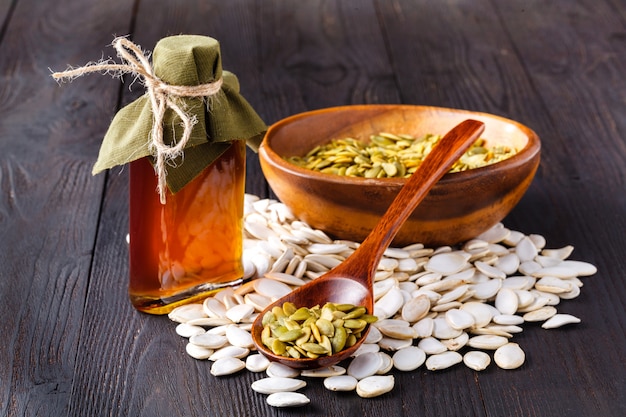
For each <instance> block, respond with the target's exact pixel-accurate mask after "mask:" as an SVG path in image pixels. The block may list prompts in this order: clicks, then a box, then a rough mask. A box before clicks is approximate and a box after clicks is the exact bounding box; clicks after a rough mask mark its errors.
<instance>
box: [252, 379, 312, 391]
mask: <svg viewBox="0 0 626 417" xmlns="http://www.w3.org/2000/svg"><path fill="white" fill-rule="evenodd" d="M305 386H306V382H305V381H303V380H301V379H295V378H280V377H276V378H271V377H267V378H262V379H259V380H256V381H254V382H253V383H252V389H253V390H254V391H256V392H258V393H260V394H274V393H276V392H293V391H297V390H299V389H301V388H304V387H305Z"/></svg>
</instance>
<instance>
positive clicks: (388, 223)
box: [344, 119, 485, 284]
mask: <svg viewBox="0 0 626 417" xmlns="http://www.w3.org/2000/svg"><path fill="white" fill-rule="evenodd" d="M484 129H485V125H484V123H482V122H479V121H476V120H471V119H469V120H465V121H463V122H461V123H459V124H458V125H457V126H455V127H454V128H453V129H452V130H450V131H449V132H448V133H447V134H446V135H445V136H444V137H443V138H441V140H440V141H439V143H438V144H437V145H436V146H435V147H434V148H433V149H432V151H431V152H430V153H429V154H428V155H427V156H426V158H425V159H424V161H423V162H422V163H421V165H419V167H418V169H417V170H416V171H415V172H414V173H413V174H412V175H411V177H409V179H408V180H407V182H406V184H405V185H404V186H403V187H402V188H401V189H400V192H399V193H398V195H397V196H396V198H395V199H394V200H393V202H392V204H391V205H390V206H389V209H388V210H387V212H386V213H385V214H384V215H383V217H382V218H381V219H380V221H379V222H378V223H377V225H376V226H375V227H374V229H373V230H372V232H371V233H370V234H369V235H368V237H367V238H366V239H365V240H364V241H363V243H362V244H361V245H360V246H359V248H358V249H357V251H358V252H362V253H363V254H365V253H368V254H370V256H368V257H367V260H366V261H365V262H358V263H357V262H355V263H354V264H356V265H349V264H350V263H349V262H344V264H345V265H346V267H347V268H348V269H350V270H351V273H352V274H354V276H361V277H365V276H367V277H368V279H369V280H370V281H371V280H372V277H373V276H374V273H375V272H376V267H377V265H378V262H379V261H380V259H381V257H382V255H383V253H384V252H385V250H386V249H387V248H388V247H389V245H390V244H391V242H392V241H393V238H394V237H395V236H396V233H397V232H398V231H399V230H400V227H401V226H402V225H403V224H404V222H405V221H406V220H407V219H408V218H409V216H410V215H411V213H413V211H414V210H415V208H416V207H417V205H418V204H419V203H420V202H421V201H422V200H423V199H424V197H426V195H427V194H428V192H429V191H430V189H431V188H432V187H433V186H434V185H435V184H436V183H437V181H439V179H441V177H443V176H444V174H446V173H447V172H448V171H449V170H450V167H451V166H452V165H453V164H454V163H455V162H456V161H458V160H459V158H460V157H461V155H463V153H464V152H465V151H466V150H467V149H468V148H469V147H470V146H471V145H472V144H473V143H474V142H475V141H476V140H477V139H478V136H479V135H480V134H481V133H482V132H483V130H484ZM468 198H471V197H470V196H468ZM353 257H354V258H361V257H357V256H356V252H355V253H354V254H353ZM363 258H365V257H363ZM353 268H354V269H353ZM344 272H345V271H344ZM369 284H371V282H369Z"/></svg>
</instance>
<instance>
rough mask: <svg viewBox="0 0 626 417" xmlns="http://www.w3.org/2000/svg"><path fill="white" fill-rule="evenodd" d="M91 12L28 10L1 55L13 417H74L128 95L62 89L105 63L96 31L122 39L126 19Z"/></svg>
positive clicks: (5, 408)
mask: <svg viewBox="0 0 626 417" xmlns="http://www.w3.org/2000/svg"><path fill="white" fill-rule="evenodd" d="M79 3H80V4H79ZM91 3H93V4H96V3H97V2H91ZM4 5H6V2H3V8H2V10H3V11H4V10H6V9H5V8H4ZM84 6H85V4H84V2H71V1H59V2H54V3H46V4H43V3H41V2H38V1H28V0H23V1H19V2H16V6H15V9H14V11H13V12H12V14H11V15H10V17H11V19H10V21H8V23H7V25H6V31H5V33H4V37H3V38H2V41H1V43H0V56H1V57H2V59H0V79H1V80H2V82H0V97H2V99H1V100H0V113H1V114H2V118H0V138H1V140H0V155H2V156H1V157H0V188H1V190H2V192H1V193H0V223H1V226H0V230H1V231H2V232H1V233H2V240H3V242H5V244H4V246H3V250H2V251H0V252H1V254H0V263H1V264H2V265H3V268H2V271H1V272H0V314H2V316H3V317H5V320H3V321H2V324H0V331H1V332H2V334H3V335H4V336H5V340H4V343H2V344H1V346H0V357H1V358H2V363H3V366H2V367H0V380H1V381H2V384H0V386H1V387H2V388H1V389H0V414H2V415H8V416H23V415H62V414H63V413H65V412H67V407H68V403H69V396H70V390H71V384H72V380H73V372H74V365H75V359H76V355H77V354H78V345H79V334H80V328H81V324H82V313H83V307H84V301H85V294H86V291H87V285H88V283H89V269H90V265H91V253H92V250H93V245H94V241H95V234H96V226H97V221H98V211H99V205H100V199H101V195H102V191H103V186H104V177H102V176H99V177H92V176H91V165H92V163H93V162H94V161H95V157H96V155H97V151H98V144H99V141H100V138H101V136H102V135H103V133H104V130H105V129H106V123H107V121H108V118H109V117H110V116H111V114H112V109H113V108H114V106H115V103H116V101H117V91H116V90H115V89H111V88H110V85H109V86H107V81H108V80H106V81H105V80H103V79H101V78H100V77H95V78H91V79H85V80H80V83H81V85H80V86H77V87H76V88H73V86H69V85H66V86H63V87H59V86H58V85H57V83H56V82H55V81H53V80H52V78H51V77H50V70H49V68H55V69H57V70H62V69H65V68H66V66H67V64H68V63H73V64H82V63H85V62H87V61H89V60H91V59H93V58H94V57H95V58H98V57H99V52H98V51H99V50H100V45H101V44H102V43H103V41H104V38H103V36H102V35H103V34H102V30H101V28H98V27H95V26H93V25H91V22H94V21H95V22H97V21H109V22H110V26H109V30H119V25H118V24H117V23H114V22H116V21H119V20H120V19H119V17H120V16H119V14H118V13H119V12H120V11H121V10H123V4H120V2H115V1H112V2H108V7H106V8H105V7H97V8H94V7H91V8H83V7H84ZM78 15H82V16H83V17H84V20H81V19H77V18H76V17H77V16H78ZM82 22H89V23H88V24H85V25H82V24H81V23H82ZM107 36H108V33H107ZM106 41H108V39H107V40H106ZM106 41H105V42H106ZM96 48H97V49H96ZM94 54H95V55H94ZM77 83H78V81H77Z"/></svg>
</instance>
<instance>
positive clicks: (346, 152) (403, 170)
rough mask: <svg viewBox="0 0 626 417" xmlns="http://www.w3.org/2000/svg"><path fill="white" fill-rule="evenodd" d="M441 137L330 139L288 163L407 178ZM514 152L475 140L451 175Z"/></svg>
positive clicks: (334, 171)
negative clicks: (366, 140)
mask: <svg viewBox="0 0 626 417" xmlns="http://www.w3.org/2000/svg"><path fill="white" fill-rule="evenodd" d="M441 137H442V136H440V135H433V134H426V135H424V136H422V137H419V138H416V137H414V136H411V135H405V134H399V135H396V134H393V133H388V132H381V133H378V134H376V135H371V136H370V141H369V142H368V143H366V142H362V141H359V140H356V139H353V138H343V139H333V140H331V141H330V142H329V143H327V144H324V145H319V146H316V147H315V148H313V149H312V150H310V151H309V152H308V153H307V154H306V155H304V156H291V157H287V158H285V159H286V160H287V161H289V162H291V163H293V164H295V165H298V166H301V167H304V168H307V169H311V170H314V171H320V172H323V173H326V174H334V175H342V176H350V177H364V178H406V177H409V176H410V175H411V174H412V173H413V172H415V170H416V169H417V167H418V166H419V165H420V164H421V163H422V161H423V160H424V158H425V157H426V156H427V155H428V154H429V153H430V151H431V150H432V148H433V147H434V146H435V145H436V144H437V143H438V142H439V140H440V139H441ZM516 152H517V150H516V149H514V148H512V147H510V146H503V145H497V146H487V144H486V141H485V140H484V139H478V140H477V141H476V142H475V143H474V144H473V145H472V146H471V147H470V149H469V150H467V151H466V152H465V154H463V156H461V158H460V159H459V160H458V161H457V162H456V163H455V164H454V165H453V166H452V168H451V169H450V172H460V171H466V170H469V169H474V168H480V167H483V166H487V165H491V164H494V163H496V162H500V161H503V160H505V159H507V158H509V157H511V156H513V155H515V153H516Z"/></svg>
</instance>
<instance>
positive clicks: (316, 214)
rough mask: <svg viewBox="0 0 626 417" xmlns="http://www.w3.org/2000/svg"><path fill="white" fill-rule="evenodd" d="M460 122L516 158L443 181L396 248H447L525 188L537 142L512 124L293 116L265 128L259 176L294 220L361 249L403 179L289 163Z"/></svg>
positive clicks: (433, 110) (366, 112)
mask: <svg viewBox="0 0 626 417" xmlns="http://www.w3.org/2000/svg"><path fill="white" fill-rule="evenodd" d="M465 119H475V120H480V121H482V122H484V123H485V132H484V133H483V135H482V136H481V137H482V138H483V139H485V141H486V143H487V146H491V145H494V144H502V145H509V146H514V147H515V148H517V149H518V152H517V154H515V155H514V156H512V157H510V158H508V159H506V160H504V161H501V162H498V163H495V164H493V165H489V166H486V167H481V168H476V169H472V170H468V171H463V172H458V173H449V174H446V175H445V176H444V177H443V178H442V179H441V180H440V181H439V182H438V183H437V184H436V185H435V187H434V188H433V189H432V190H431V192H430V193H429V194H428V196H426V198H425V199H424V201H423V202H422V203H421V204H420V206H419V207H418V208H417V209H416V210H415V211H414V212H413V215H412V216H411V217H410V218H409V220H408V221H407V222H406V223H405V225H404V226H403V227H402V229H401V230H400V232H399V233H398V234H397V235H396V238H395V240H394V242H393V243H394V245H395V246H401V245H406V244H409V243H416V242H421V243H424V244H425V245H430V246H433V245H453V244H456V243H460V242H463V241H466V240H468V239H471V238H473V237H476V236H477V235H479V234H480V233H482V232H484V231H485V230H487V229H489V228H490V227H492V226H493V225H495V224H496V223H498V222H500V221H501V220H502V219H504V217H505V216H506V215H507V214H508V213H509V212H510V211H511V210H512V209H513V207H514V206H515V205H516V204H517V203H518V202H519V200H520V199H521V198H522V196H523V194H524V193H525V191H526V189H527V188H528V186H529V185H530V183H531V181H532V179H533V177H534V175H535V172H536V170H537V167H538V165H539V157H540V147H541V145H540V141H539V137H538V136H537V135H536V134H535V132H533V131H532V130H531V129H529V128H528V127H526V126H524V125H522V124H520V123H517V122H515V121H513V120H509V119H505V118H502V117H498V116H494V115H491V114H487V113H479V112H472V111H466V110H457V109H447V108H438V107H427V106H412V105H354V106H342V107H333V108H327V109H322V110H316V111H311V112H306V113H301V114H297V115H294V116H291V117H288V118H286V119H283V120H280V121H279V122H277V123H275V124H274V125H272V126H270V128H269V129H268V131H267V134H266V135H265V138H264V140H263V143H262V144H261V147H260V149H259V157H260V163H261V168H262V170H263V173H264V175H265V177H266V179H267V181H268V183H269V185H270V187H271V188H272V190H273V191H274V193H275V194H276V196H277V197H278V198H279V199H280V200H281V201H282V202H283V203H285V204H286V205H287V206H288V207H289V208H290V209H291V210H292V211H293V213H294V214H295V215H296V216H297V217H298V218H300V219H301V220H303V221H305V222H306V223H308V224H309V225H310V226H312V227H314V228H318V229H321V230H323V231H325V232H326V233H327V234H329V235H330V236H331V237H333V238H335V239H348V240H353V241H357V242H360V241H362V240H363V239H364V238H365V237H366V236H367V235H368V234H369V233H370V231H371V230H372V228H373V227H374V225H375V224H376V223H377V222H378V220H379V218H380V217H381V216H382V214H383V213H384V212H385V211H386V210H387V207H388V206H389V205H390V204H391V202H392V201H393V199H394V198H395V196H396V194H397V193H398V191H399V189H400V187H402V185H403V184H404V182H405V180H404V179H394V178H382V179H366V178H355V177H344V176H338V175H331V174H323V173H320V172H316V171H312V170H309V169H306V168H301V167H298V166H296V165H294V164H292V163H289V162H287V161H286V160H285V159H284V157H288V156H294V155H300V156H301V155H305V154H306V153H307V152H308V151H310V150H311V149H313V148H314V147H315V146H317V145H320V144H324V143H326V142H328V141H329V140H331V139H333V138H345V137H352V138H355V139H360V140H368V138H369V136H370V135H371V134H374V133H379V132H383V131H384V132H392V133H396V134H400V133H405V134H411V135H414V136H416V137H419V136H423V135H424V134H427V133H432V134H440V135H444V134H445V133H446V132H448V130H450V129H452V128H453V127H454V126H455V125H456V124H458V123H459V122H461V121H463V120H465Z"/></svg>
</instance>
